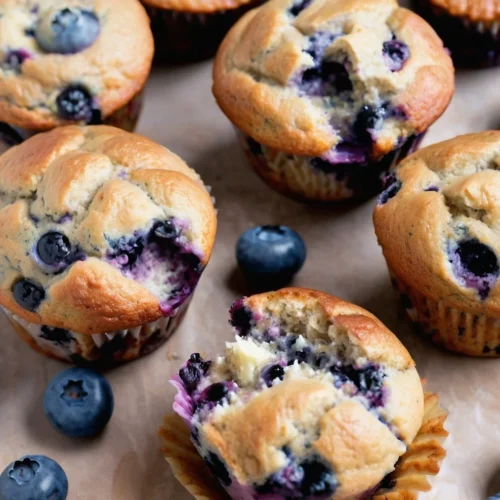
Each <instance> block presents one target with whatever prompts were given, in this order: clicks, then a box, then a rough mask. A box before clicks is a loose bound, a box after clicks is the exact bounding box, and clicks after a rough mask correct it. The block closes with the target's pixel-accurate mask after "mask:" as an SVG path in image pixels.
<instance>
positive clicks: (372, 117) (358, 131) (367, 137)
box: [353, 105, 386, 143]
mask: <svg viewBox="0 0 500 500" xmlns="http://www.w3.org/2000/svg"><path fill="white" fill-rule="evenodd" d="M385 116H386V110H385V108H384V107H377V108H375V107H372V106H366V105H365V106H363V107H362V108H361V110H360V111H359V113H358V116H357V117H356V121H355V122H354V126H353V129H354V134H355V135H356V137H357V138H358V139H359V140H360V141H361V142H363V143H371V142H372V133H373V132H374V131H377V130H380V129H381V128H382V126H383V124H384V119H385Z"/></svg>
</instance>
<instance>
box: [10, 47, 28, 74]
mask: <svg viewBox="0 0 500 500" xmlns="http://www.w3.org/2000/svg"><path fill="white" fill-rule="evenodd" d="M32 57H33V56H32V55H31V54H30V53H29V52H28V51H27V50H25V49H17V50H9V51H8V52H7V56H6V58H5V64H6V66H7V67H8V68H10V69H15V70H17V71H18V70H19V69H20V68H21V66H22V65H23V63H24V61H26V60H27V59H31V58H32Z"/></svg>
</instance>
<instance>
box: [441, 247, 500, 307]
mask: <svg viewBox="0 0 500 500" xmlns="http://www.w3.org/2000/svg"><path fill="white" fill-rule="evenodd" d="M448 261H449V262H450V264H451V266H452V269H453V273H454V274H455V276H456V277H457V278H458V281H459V283H460V285H462V286H465V287H466V288H474V289H476V290H477V293H478V295H479V297H480V298H481V299H482V300H485V299H486V298H487V297H488V295H489V293H490V291H491V289H492V288H493V286H494V285H495V283H496V281H497V279H498V274H499V270H500V268H499V264H498V258H497V256H496V255H495V252H494V251H493V250H492V249H491V248H490V247H489V246H487V245H485V244H484V243H481V242H480V241H479V240H477V239H476V238H470V239H465V240H462V241H459V242H458V243H455V242H451V243H449V244H448Z"/></svg>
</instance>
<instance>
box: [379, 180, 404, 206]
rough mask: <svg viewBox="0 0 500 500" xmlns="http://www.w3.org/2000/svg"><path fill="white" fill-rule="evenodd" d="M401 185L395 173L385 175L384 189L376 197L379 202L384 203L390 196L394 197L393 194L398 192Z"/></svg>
mask: <svg viewBox="0 0 500 500" xmlns="http://www.w3.org/2000/svg"><path fill="white" fill-rule="evenodd" d="M402 186H403V184H402V182H401V181H400V180H399V179H398V178H397V177H396V175H395V174H389V175H388V176H386V177H385V179H384V182H383V189H384V190H383V191H382V193H380V196H379V197H378V202H379V204H380V205H384V204H385V203H387V202H388V201H389V200H390V199H391V198H394V196H396V195H397V194H398V193H399V191H400V189H401V188H402Z"/></svg>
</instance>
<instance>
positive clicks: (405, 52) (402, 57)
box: [382, 39, 410, 72]
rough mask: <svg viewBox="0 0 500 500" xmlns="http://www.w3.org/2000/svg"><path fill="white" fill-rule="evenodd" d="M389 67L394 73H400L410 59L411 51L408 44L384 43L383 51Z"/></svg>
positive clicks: (399, 42)
mask: <svg viewBox="0 0 500 500" xmlns="http://www.w3.org/2000/svg"><path fill="white" fill-rule="evenodd" d="M382 53H383V54H384V59H385V62H386V64H387V67H388V68H389V69H390V70H391V71H392V72H395V71H400V70H401V69H402V68H403V66H404V65H405V63H406V61H407V60H408V58H409V57H410V49H409V48H408V45H406V43H404V42H401V41H399V40H395V39H394V40H390V41H389V42H384V47H383V49H382Z"/></svg>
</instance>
